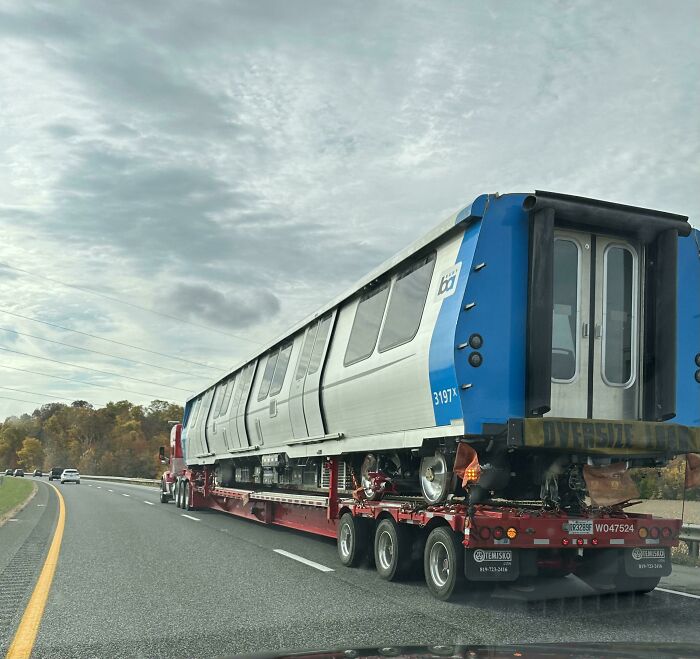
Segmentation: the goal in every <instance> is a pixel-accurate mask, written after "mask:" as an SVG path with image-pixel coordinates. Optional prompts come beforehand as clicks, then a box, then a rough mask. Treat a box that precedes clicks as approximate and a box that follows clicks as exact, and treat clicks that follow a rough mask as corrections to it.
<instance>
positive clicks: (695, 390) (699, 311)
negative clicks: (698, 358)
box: [671, 229, 700, 426]
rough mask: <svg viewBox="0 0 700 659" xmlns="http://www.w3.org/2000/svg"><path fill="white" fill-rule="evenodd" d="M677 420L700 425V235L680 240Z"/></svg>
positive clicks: (696, 232) (699, 233)
mask: <svg viewBox="0 0 700 659" xmlns="http://www.w3.org/2000/svg"><path fill="white" fill-rule="evenodd" d="M677 328H678V329H677V362H676V417H675V418H674V419H671V423H682V424H685V425H689V426H697V425H700V383H698V382H696V381H695V371H697V370H698V369H699V368H700V367H698V366H697V365H696V364H695V355H697V354H698V353H700V338H699V337H700V231H699V230H697V229H696V230H694V231H693V232H692V233H691V235H690V236H688V237H687V238H679V239H678V323H677Z"/></svg>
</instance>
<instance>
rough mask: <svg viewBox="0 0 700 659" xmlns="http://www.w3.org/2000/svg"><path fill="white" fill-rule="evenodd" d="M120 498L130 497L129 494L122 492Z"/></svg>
mask: <svg viewBox="0 0 700 659" xmlns="http://www.w3.org/2000/svg"><path fill="white" fill-rule="evenodd" d="M122 496H123V497H130V496H131V495H130V494H124V492H122Z"/></svg>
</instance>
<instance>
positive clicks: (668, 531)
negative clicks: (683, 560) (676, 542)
mask: <svg viewBox="0 0 700 659" xmlns="http://www.w3.org/2000/svg"><path fill="white" fill-rule="evenodd" d="M671 535H673V531H671V528H670V527H668V526H664V528H662V529H661V537H663V538H670V537H671Z"/></svg>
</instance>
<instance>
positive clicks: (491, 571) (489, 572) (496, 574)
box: [464, 549, 520, 581]
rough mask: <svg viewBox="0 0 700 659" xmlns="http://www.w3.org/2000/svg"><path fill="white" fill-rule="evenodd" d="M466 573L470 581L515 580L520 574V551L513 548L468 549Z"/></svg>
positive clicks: (465, 562) (465, 554) (465, 559)
mask: <svg viewBox="0 0 700 659" xmlns="http://www.w3.org/2000/svg"><path fill="white" fill-rule="evenodd" d="M464 574H465V576H466V577H467V579H469V580H470V581H515V580H516V579H517V578H518V576H519V575H520V564H519V560H518V552H517V551H514V550H513V549H467V550H466V551H465V552H464Z"/></svg>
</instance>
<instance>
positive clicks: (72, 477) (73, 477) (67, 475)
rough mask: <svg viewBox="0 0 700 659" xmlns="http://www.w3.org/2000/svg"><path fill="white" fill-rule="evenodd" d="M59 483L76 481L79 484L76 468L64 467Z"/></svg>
mask: <svg viewBox="0 0 700 659" xmlns="http://www.w3.org/2000/svg"><path fill="white" fill-rule="evenodd" d="M61 483H77V484H78V485H80V474H79V473H78V470H77V469H64V470H63V473H62V474H61Z"/></svg>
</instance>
